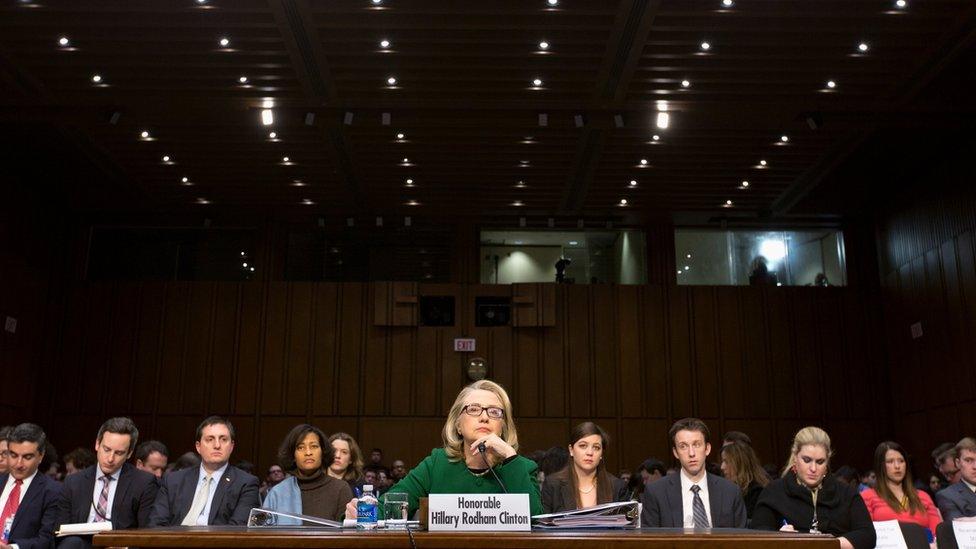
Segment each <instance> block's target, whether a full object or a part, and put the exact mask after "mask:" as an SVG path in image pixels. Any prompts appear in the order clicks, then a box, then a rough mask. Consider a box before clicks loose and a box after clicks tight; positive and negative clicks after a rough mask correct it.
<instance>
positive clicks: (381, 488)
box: [373, 469, 393, 497]
mask: <svg viewBox="0 0 976 549" xmlns="http://www.w3.org/2000/svg"><path fill="white" fill-rule="evenodd" d="M391 486H393V483H392V482H391V481H390V477H389V475H387V474H386V471H384V470H382V469H380V470H379V471H377V472H376V485H375V486H374V487H373V493H374V494H375V495H376V497H380V496H382V495H383V494H385V493H386V492H387V490H389V489H390V487H391Z"/></svg>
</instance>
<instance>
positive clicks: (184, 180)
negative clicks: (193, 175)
mask: <svg viewBox="0 0 976 549" xmlns="http://www.w3.org/2000/svg"><path fill="white" fill-rule="evenodd" d="M180 181H181V182H182V183H183V184H184V185H186V184H187V183H189V182H190V178H189V177H186V176H183V179H181V180H180Z"/></svg>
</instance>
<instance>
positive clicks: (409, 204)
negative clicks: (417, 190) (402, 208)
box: [407, 200, 420, 206]
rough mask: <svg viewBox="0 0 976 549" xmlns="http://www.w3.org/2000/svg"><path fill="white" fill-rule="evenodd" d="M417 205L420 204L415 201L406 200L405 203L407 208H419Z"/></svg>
mask: <svg viewBox="0 0 976 549" xmlns="http://www.w3.org/2000/svg"><path fill="white" fill-rule="evenodd" d="M419 205H420V202H417V201H416V200H408V201H407V206H419Z"/></svg>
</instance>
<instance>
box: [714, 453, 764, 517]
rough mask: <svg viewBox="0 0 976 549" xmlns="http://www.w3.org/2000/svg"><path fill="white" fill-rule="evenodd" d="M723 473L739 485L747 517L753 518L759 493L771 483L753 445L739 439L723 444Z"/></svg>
mask: <svg viewBox="0 0 976 549" xmlns="http://www.w3.org/2000/svg"><path fill="white" fill-rule="evenodd" d="M726 436H727V435H726ZM722 475H723V476H725V478H727V479H729V480H730V481H732V483H733V484H735V485H736V486H738V487H739V493H741V494H742V501H743V502H744V503H745V505H746V519H747V520H751V519H752V512H753V511H754V510H755V509H756V502H757V501H759V494H761V493H762V491H763V488H765V487H766V485H767V484H769V476H767V475H766V471H764V470H763V468H762V464H760V463H759V458H758V457H757V456H756V451H755V450H753V449H752V446H751V445H749V444H746V443H744V442H738V441H736V442H730V443H728V444H726V445H725V446H723V447H722Z"/></svg>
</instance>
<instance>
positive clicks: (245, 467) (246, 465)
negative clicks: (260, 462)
mask: <svg viewBox="0 0 976 549" xmlns="http://www.w3.org/2000/svg"><path fill="white" fill-rule="evenodd" d="M234 467H237V468H238V469H240V470H241V471H244V472H245V473H247V474H249V475H253V474H254V469H255V465H254V464H253V463H251V462H250V461H248V460H246V459H242V460H240V461H238V462H237V463H235V464H234Z"/></svg>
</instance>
